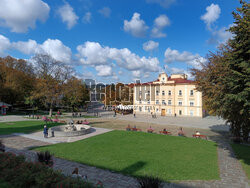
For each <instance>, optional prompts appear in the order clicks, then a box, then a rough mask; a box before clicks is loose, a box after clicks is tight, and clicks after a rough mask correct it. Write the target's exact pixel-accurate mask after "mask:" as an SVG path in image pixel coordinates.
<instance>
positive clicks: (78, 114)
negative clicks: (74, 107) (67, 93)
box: [72, 112, 82, 117]
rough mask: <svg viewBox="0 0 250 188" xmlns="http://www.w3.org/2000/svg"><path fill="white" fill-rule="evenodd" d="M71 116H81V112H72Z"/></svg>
mask: <svg viewBox="0 0 250 188" xmlns="http://www.w3.org/2000/svg"><path fill="white" fill-rule="evenodd" d="M72 117H82V113H81V112H80V113H78V112H73V113H72Z"/></svg>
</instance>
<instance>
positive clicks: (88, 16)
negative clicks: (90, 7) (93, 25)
mask: <svg viewBox="0 0 250 188" xmlns="http://www.w3.org/2000/svg"><path fill="white" fill-rule="evenodd" d="M91 17H92V14H91V12H86V13H85V15H84V16H83V18H82V21H83V23H90V22H91Z"/></svg>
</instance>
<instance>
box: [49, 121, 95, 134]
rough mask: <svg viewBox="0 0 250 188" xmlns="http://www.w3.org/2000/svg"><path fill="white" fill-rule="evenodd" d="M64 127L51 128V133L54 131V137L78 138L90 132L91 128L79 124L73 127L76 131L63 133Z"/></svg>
mask: <svg viewBox="0 0 250 188" xmlns="http://www.w3.org/2000/svg"><path fill="white" fill-rule="evenodd" d="M66 126H67V125H61V126H57V127H52V128H51V131H54V136H55V137H72V136H80V135H85V134H88V133H90V132H91V127H90V126H88V125H81V124H77V125H74V126H75V127H76V129H77V130H76V131H64V130H65V127H66Z"/></svg>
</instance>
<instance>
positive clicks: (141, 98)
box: [133, 73, 204, 117]
mask: <svg viewBox="0 0 250 188" xmlns="http://www.w3.org/2000/svg"><path fill="white" fill-rule="evenodd" d="M133 97H134V100H133V101H134V102H133V103H134V104H133V105H134V113H136V114H156V115H161V116H196V117H203V116H204V112H203V110H202V93H201V92H199V91H196V89H195V83H194V81H192V80H188V79H187V75H185V74H172V75H171V76H170V77H168V75H167V74H166V73H161V74H160V75H159V77H158V79H157V80H156V81H153V82H148V83H138V84H135V85H134V95H133Z"/></svg>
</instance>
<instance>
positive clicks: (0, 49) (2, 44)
mask: <svg viewBox="0 0 250 188" xmlns="http://www.w3.org/2000/svg"><path fill="white" fill-rule="evenodd" d="M10 46H11V43H10V40H9V39H8V38H6V37H5V36H3V35H0V56H3V55H5V52H4V51H5V50H7V49H9V48H10Z"/></svg>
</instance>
